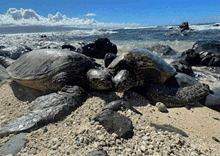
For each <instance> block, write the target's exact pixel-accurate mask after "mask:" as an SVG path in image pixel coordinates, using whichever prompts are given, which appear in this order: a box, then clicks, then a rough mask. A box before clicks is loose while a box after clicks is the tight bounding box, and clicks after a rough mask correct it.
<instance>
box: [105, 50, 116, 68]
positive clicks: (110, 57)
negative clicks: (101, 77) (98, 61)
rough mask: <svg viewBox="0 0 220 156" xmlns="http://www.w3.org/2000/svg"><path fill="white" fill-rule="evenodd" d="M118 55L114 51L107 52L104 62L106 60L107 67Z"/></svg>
mask: <svg viewBox="0 0 220 156" xmlns="http://www.w3.org/2000/svg"><path fill="white" fill-rule="evenodd" d="M116 57H117V55H115V54H113V53H107V54H105V58H104V62H105V67H106V68H107V67H108V65H109V64H110V63H111V62H112V61H113V60H114V59H115V58H116Z"/></svg>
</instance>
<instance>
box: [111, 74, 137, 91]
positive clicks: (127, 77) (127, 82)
mask: <svg viewBox="0 0 220 156" xmlns="http://www.w3.org/2000/svg"><path fill="white" fill-rule="evenodd" d="M112 82H113V84H114V88H115V91H117V92H125V91H126V90H129V89H130V88H132V87H134V86H135V85H134V84H135V79H134V77H133V76H132V75H131V74H130V73H129V71H128V70H121V71H120V72H118V74H116V75H115V76H114V77H113V78H112Z"/></svg>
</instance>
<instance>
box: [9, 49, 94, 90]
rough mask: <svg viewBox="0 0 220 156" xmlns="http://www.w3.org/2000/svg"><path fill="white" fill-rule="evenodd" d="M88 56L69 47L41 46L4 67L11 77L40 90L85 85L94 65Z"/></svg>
mask: <svg viewBox="0 0 220 156" xmlns="http://www.w3.org/2000/svg"><path fill="white" fill-rule="evenodd" d="M94 67H95V65H94V62H93V61H92V60H91V59H90V58H89V57H87V56H85V55H83V54H80V53H77V52H72V51H68V50H60V49H59V50H58V49H41V50H34V51H32V52H29V53H27V54H25V55H23V56H22V57H20V58H19V59H17V60H16V61H15V62H14V63H13V64H11V65H10V66H9V67H8V68H7V69H6V70H7V72H8V74H9V76H10V78H11V79H13V80H14V81H16V82H18V83H20V84H22V85H23V86H27V87H30V88H34V89H36V90H40V91H57V90H60V89H61V88H62V87H63V86H64V85H79V86H81V87H83V88H86V87H87V85H88V83H87V80H86V73H87V71H88V70H89V69H91V68H94Z"/></svg>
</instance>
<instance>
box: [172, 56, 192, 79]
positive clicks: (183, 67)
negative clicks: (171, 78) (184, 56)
mask: <svg viewBox="0 0 220 156" xmlns="http://www.w3.org/2000/svg"><path fill="white" fill-rule="evenodd" d="M170 65H172V66H173V67H174V68H175V69H176V71H177V72H180V73H185V74H187V75H190V76H194V73H193V70H192V67H191V65H190V64H189V63H188V62H186V61H185V60H181V59H178V60H176V61H173V62H171V63H170Z"/></svg>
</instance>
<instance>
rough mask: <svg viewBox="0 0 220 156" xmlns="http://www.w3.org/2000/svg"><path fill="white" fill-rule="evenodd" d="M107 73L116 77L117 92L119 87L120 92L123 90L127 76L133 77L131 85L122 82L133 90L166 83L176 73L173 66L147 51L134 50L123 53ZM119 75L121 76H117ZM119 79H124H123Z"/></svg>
mask: <svg viewBox="0 0 220 156" xmlns="http://www.w3.org/2000/svg"><path fill="white" fill-rule="evenodd" d="M121 70H127V72H125V71H124V72H123V73H120V71H121ZM106 71H108V72H110V73H113V75H114V76H116V78H113V82H114V84H115V87H116V90H117V86H120V89H119V91H120V90H123V89H121V88H122V87H121V86H122V85H120V82H121V81H124V80H125V75H127V76H129V77H131V75H132V77H133V80H132V81H129V82H130V85H129V82H128V81H126V82H122V83H123V84H125V87H127V86H130V88H131V87H135V86H144V85H145V84H146V83H152V82H154V83H164V82H165V81H166V80H167V79H168V78H170V77H172V76H173V75H174V74H175V73H176V70H175V69H174V68H173V67H172V66H171V65H169V64H168V63H166V62H165V61H164V60H163V59H161V58H160V57H158V56H157V55H155V54H153V53H152V52H151V51H149V50H147V49H134V50H131V51H129V52H125V53H123V54H122V55H120V56H118V57H116V58H115V59H114V60H113V61H112V62H111V63H110V64H109V65H108V67H107V68H106ZM118 73H119V75H117V74H118ZM114 76H113V77H114ZM117 77H123V79H122V78H121V79H119V78H117ZM123 91H125V90H123Z"/></svg>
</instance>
